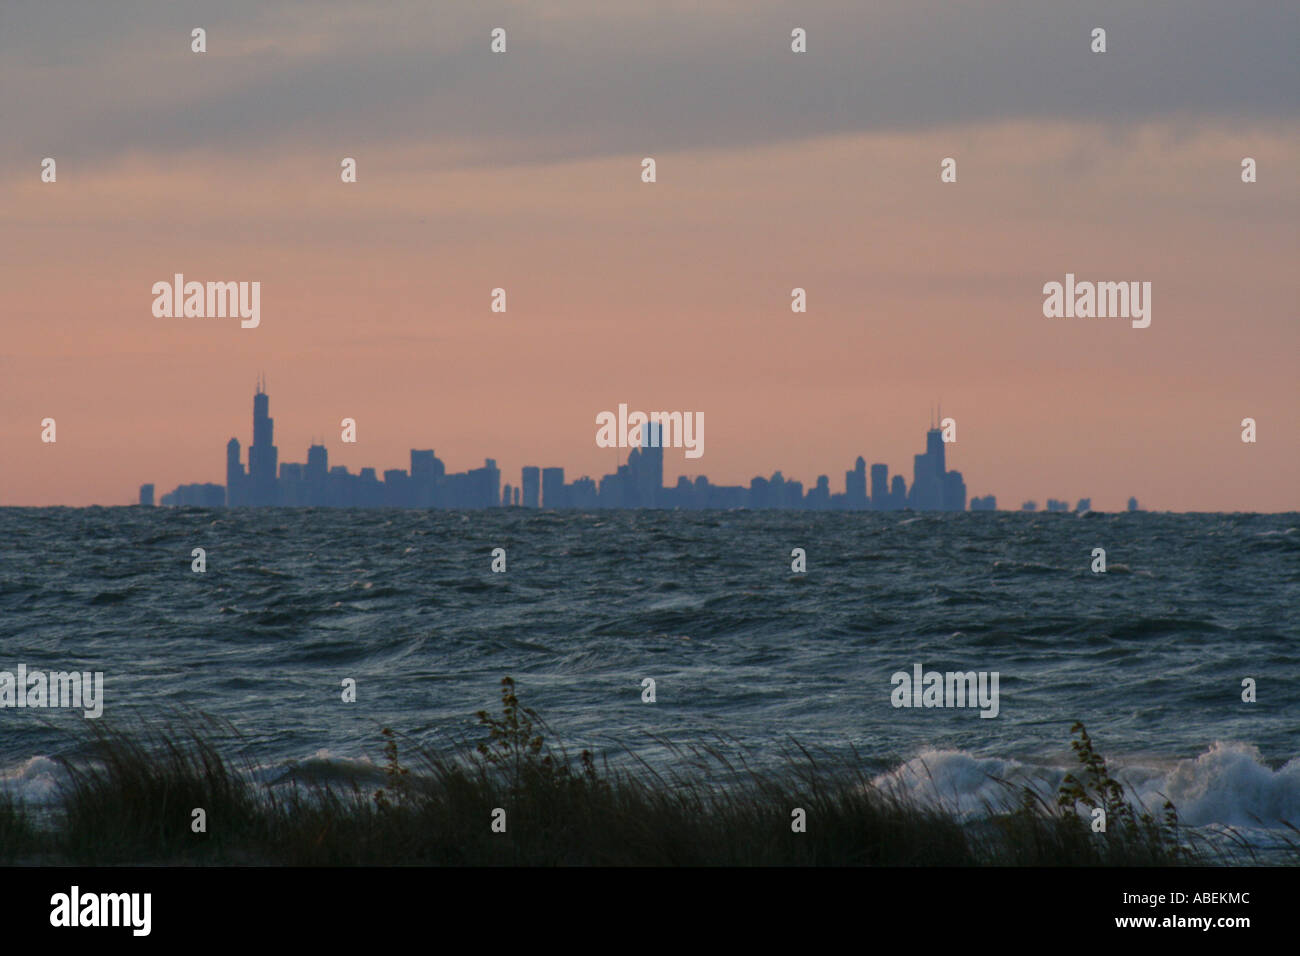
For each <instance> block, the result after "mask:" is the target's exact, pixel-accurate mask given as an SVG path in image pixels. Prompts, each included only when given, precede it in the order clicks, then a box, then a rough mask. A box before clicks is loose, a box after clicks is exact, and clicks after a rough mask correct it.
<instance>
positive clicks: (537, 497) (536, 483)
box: [521, 465, 542, 508]
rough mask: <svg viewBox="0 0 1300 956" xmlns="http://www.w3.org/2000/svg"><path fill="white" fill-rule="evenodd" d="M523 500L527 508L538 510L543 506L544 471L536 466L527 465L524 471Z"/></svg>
mask: <svg viewBox="0 0 1300 956" xmlns="http://www.w3.org/2000/svg"><path fill="white" fill-rule="evenodd" d="M521 484H522V487H523V499H524V507H525V508H536V507H538V506H539V505H540V504H541V490H542V470H541V469H540V468H538V467H537V466H536V465H526V466H524V471H523V482H522V483H521Z"/></svg>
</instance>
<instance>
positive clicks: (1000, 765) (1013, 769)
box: [875, 741, 1300, 830]
mask: <svg viewBox="0 0 1300 956" xmlns="http://www.w3.org/2000/svg"><path fill="white" fill-rule="evenodd" d="M1109 766H1110V769H1111V773H1112V774H1113V775H1114V776H1115V777H1116V778H1117V779H1119V780H1120V781H1121V782H1122V783H1124V784H1126V785H1128V786H1129V787H1130V788H1131V791H1132V793H1133V794H1134V795H1135V796H1136V798H1137V801H1138V803H1139V805H1140V806H1142V807H1145V808H1148V809H1152V810H1156V811H1159V810H1160V809H1161V808H1162V807H1163V806H1164V802H1165V799H1166V798H1167V799H1168V800H1170V801H1171V802H1172V803H1173V804H1174V807H1175V808H1176V809H1177V811H1178V817H1179V820H1180V821H1181V822H1182V823H1184V824H1186V825H1188V826H1195V827H1203V826H1212V825H1215V824H1218V825H1224V826H1232V827H1250V828H1264V829H1283V830H1284V829H1286V822H1287V821H1289V822H1290V823H1293V824H1295V825H1300V757H1298V758H1294V759H1292V760H1290V761H1288V762H1287V763H1286V764H1285V765H1284V766H1282V767H1280V768H1279V769H1277V770H1274V769H1272V768H1271V767H1269V766H1268V765H1266V764H1265V763H1263V762H1262V760H1261V759H1260V753H1259V749H1258V748H1257V747H1254V746H1252V745H1250V744H1240V743H1224V742H1219V741H1216V742H1215V743H1214V744H1212V745H1211V746H1210V748H1209V749H1208V750H1207V751H1206V752H1205V753H1203V754H1201V755H1200V756H1198V757H1196V758H1195V759H1192V760H1179V761H1177V762H1176V763H1174V764H1173V766H1172V767H1153V766H1144V765H1142V764H1140V763H1134V764H1131V765H1124V764H1120V763H1111V764H1110V765H1109ZM1069 769H1070V770H1071V771H1072V770H1074V768H1069ZM1066 772H1067V771H1066V768H1058V767H1040V766H1034V765H1032V764H1025V763H1021V762H1019V761H1016V760H1010V759H1004V758H999V757H979V756H975V755H973V754H970V753H967V752H965V751H960V750H925V751H922V752H921V753H919V754H918V755H917V756H915V757H913V758H912V759H911V760H908V761H907V762H906V763H904V764H903V765H902V766H900V767H898V768H896V769H894V770H892V771H890V772H888V773H884V774H881V775H880V776H879V777H877V778H876V780H875V783H876V784H877V785H878V786H881V787H882V788H885V789H887V790H889V791H891V792H893V793H896V794H898V795H899V796H902V797H910V798H912V799H915V800H917V801H918V802H921V803H923V804H927V805H933V806H941V807H943V808H945V809H947V810H949V811H950V812H953V813H956V814H958V815H960V816H963V817H966V818H971V817H976V816H980V815H982V814H984V813H986V812H988V810H989V809H990V808H992V809H994V810H997V809H1004V808H1007V807H1009V806H1010V805H1012V804H1014V802H1015V800H1016V795H1017V794H1018V793H1019V790H1020V788H1021V787H1024V786H1028V787H1030V788H1031V789H1033V790H1034V791H1035V792H1036V793H1038V794H1040V795H1041V796H1042V797H1043V798H1044V799H1045V800H1047V802H1048V803H1049V804H1054V803H1055V799H1056V790H1057V788H1058V787H1059V786H1060V783H1061V780H1062V779H1063V778H1064V776H1065V773H1066ZM1008 784H1010V785H1011V786H1008Z"/></svg>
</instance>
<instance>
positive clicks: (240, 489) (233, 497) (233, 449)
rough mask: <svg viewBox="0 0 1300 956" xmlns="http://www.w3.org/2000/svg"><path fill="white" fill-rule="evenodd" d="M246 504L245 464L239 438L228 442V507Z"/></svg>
mask: <svg viewBox="0 0 1300 956" xmlns="http://www.w3.org/2000/svg"><path fill="white" fill-rule="evenodd" d="M242 504H244V465H243V463H242V462H241V461H240V457H239V439H238V438H232V439H230V441H228V442H226V507H228V508H234V507H236V506H238V505H242Z"/></svg>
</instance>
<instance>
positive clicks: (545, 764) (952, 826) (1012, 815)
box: [0, 678, 1300, 866]
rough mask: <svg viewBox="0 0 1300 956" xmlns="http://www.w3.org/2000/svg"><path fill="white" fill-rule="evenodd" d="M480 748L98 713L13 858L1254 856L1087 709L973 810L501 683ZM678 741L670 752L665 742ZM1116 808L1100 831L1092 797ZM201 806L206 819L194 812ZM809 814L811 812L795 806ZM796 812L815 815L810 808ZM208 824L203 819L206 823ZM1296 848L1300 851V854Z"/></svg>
mask: <svg viewBox="0 0 1300 956" xmlns="http://www.w3.org/2000/svg"><path fill="white" fill-rule="evenodd" d="M478 719H479V726H480V728H481V730H482V732H483V734H484V737H483V739H482V741H481V742H479V743H478V744H477V746H471V747H463V748H460V749H454V750H452V751H450V752H441V751H437V750H434V749H431V748H429V747H427V746H422V745H418V744H416V743H414V742H412V741H410V740H408V739H406V738H404V737H402V736H401V735H399V734H397V733H396V732H395V731H393V730H392V729H390V728H384V729H382V730H381V732H380V734H379V737H380V740H379V745H380V749H381V754H382V756H381V760H380V762H379V764H378V765H377V774H378V779H376V777H375V774H372V775H370V777H369V778H367V779H364V780H363V779H361V778H360V777H351V778H348V777H344V778H343V779H338V778H333V779H330V780H327V781H322V780H320V779H315V778H313V776H312V775H310V774H306V773H303V774H296V773H294V772H292V771H291V772H290V773H288V774H287V775H286V776H285V777H284V778H282V779H280V780H277V781H276V782H275V783H274V784H270V783H267V782H264V781H262V782H259V781H258V780H257V779H256V777H255V774H254V772H253V765H252V763H251V761H250V760H249V758H248V756H247V754H246V753H236V754H233V755H232V754H228V753H223V752H222V749H221V748H220V747H219V746H217V745H216V744H214V743H213V741H214V739H217V738H218V737H222V733H221V731H222V730H223V728H222V727H220V726H218V725H217V724H216V723H215V722H212V721H207V720H198V721H189V722H185V723H183V724H179V725H175V724H173V725H168V726H167V727H166V728H163V729H153V730H149V729H146V728H144V727H143V726H142V727H138V728H133V729H130V730H129V731H128V730H124V729H121V728H117V729H114V728H111V727H108V726H105V727H103V729H101V728H99V727H98V726H94V725H92V726H93V729H92V730H91V731H90V739H89V740H88V741H87V747H85V748H83V749H82V752H81V753H80V754H79V755H78V757H77V758H76V759H73V758H63V759H62V763H63V766H64V768H65V770H66V774H65V779H64V782H63V784H62V786H61V791H60V796H59V801H58V806H57V807H56V808H55V810H54V812H53V813H52V814H50V815H49V820H48V821H47V822H46V823H44V824H39V825H38V824H37V823H35V822H34V821H33V816H32V814H31V813H29V812H28V811H27V809H26V808H24V807H23V806H22V805H21V803H19V802H18V801H16V800H15V799H14V798H13V797H12V796H11V795H4V794H3V793H0V860H3V861H4V862H6V863H24V862H40V863H51V862H56V863H70V864H82V865H110V864H127V865H133V864H175V865H271V866H274V865H299V866H302V865H308V866H348V865H435V866H503V865H504V866H566V865H574V866H932V865H938V866H1168V865H1183V864H1191V865H1214V864H1228V863H1237V862H1250V852H1249V847H1246V846H1242V847H1238V848H1237V850H1236V851H1232V852H1229V851H1225V850H1224V849H1223V848H1222V846H1219V847H1217V848H1215V849H1211V848H1209V847H1207V846H1205V845H1203V843H1202V842H1201V841H1199V840H1197V839H1196V838H1194V837H1192V836H1191V835H1190V834H1189V833H1188V831H1186V830H1185V828H1183V827H1181V826H1180V825H1179V822H1178V817H1177V812H1176V810H1175V808H1174V807H1173V806H1172V805H1168V804H1166V805H1165V806H1164V807H1162V808H1160V809H1159V811H1157V812H1147V811H1143V810H1138V809H1134V808H1133V805H1132V802H1131V801H1130V800H1129V799H1127V797H1128V795H1127V794H1126V793H1125V791H1124V788H1123V786H1122V785H1121V784H1120V783H1119V782H1118V781H1116V780H1115V779H1114V778H1113V777H1112V776H1111V775H1110V773H1109V772H1108V770H1107V768H1106V763H1105V760H1104V759H1103V758H1102V757H1101V756H1100V754H1099V753H1098V752H1097V750H1096V747H1095V745H1094V743H1093V741H1092V739H1091V738H1090V737H1089V736H1088V734H1087V731H1086V729H1085V728H1084V727H1083V726H1082V725H1081V724H1076V725H1075V726H1074V728H1073V735H1074V741H1073V745H1074V750H1075V754H1076V757H1077V758H1078V762H1079V769H1078V771H1077V772H1076V773H1074V774H1070V775H1068V776H1067V777H1066V778H1065V780H1064V782H1063V783H1062V784H1061V786H1060V790H1059V792H1058V794H1057V795H1056V799H1055V801H1053V800H1051V799H1047V798H1045V797H1044V796H1043V795H1042V794H1041V793H1038V792H1035V791H1033V790H1030V789H1028V788H1024V787H1020V788H1017V787H1015V786H1013V785H1011V784H1009V783H1008V784H1006V785H1005V793H1006V799H1005V801H1003V802H1002V803H1001V805H999V806H986V812H984V813H982V814H979V815H977V816H976V817H975V818H974V819H970V818H966V817H963V816H962V815H959V814H957V813H956V812H953V811H951V810H948V809H945V808H943V807H937V806H933V805H928V804H922V803H920V802H918V801H916V800H915V799H913V798H910V797H906V796H901V795H899V793H898V792H896V791H893V790H890V789H888V788H882V787H880V786H878V785H877V784H875V783H873V781H872V780H871V779H870V777H868V776H867V775H866V774H865V773H864V772H863V771H861V770H860V769H857V768H855V767H839V766H835V765H834V764H832V763H830V762H828V761H827V760H825V759H822V760H819V759H817V758H816V757H815V756H814V755H813V754H811V753H809V752H808V751H806V750H804V749H802V748H799V747H798V746H797V745H796V746H795V747H794V748H793V751H792V753H791V754H790V755H789V757H788V758H787V759H786V761H785V762H784V764H783V765H781V766H779V767H778V768H777V769H774V770H757V769H751V768H749V767H748V766H747V765H746V764H744V762H743V761H740V762H739V763H737V762H736V761H733V760H732V759H731V758H729V757H728V756H727V755H726V754H724V753H723V752H721V751H720V750H719V749H716V748H709V747H697V748H694V749H693V750H691V751H689V752H681V751H677V752H675V755H676V756H677V757H679V758H680V766H681V767H682V769H681V770H679V771H675V772H668V773H666V772H663V771H662V770H656V769H654V768H652V767H650V766H649V765H648V764H646V763H644V762H640V763H636V762H634V769H633V770H626V769H624V770H613V769H611V768H610V767H609V766H608V764H607V762H605V761H604V760H598V759H597V758H596V756H595V755H593V754H592V753H590V752H588V751H585V750H584V751H582V752H580V753H578V754H577V755H570V754H569V753H568V752H567V751H566V750H565V749H564V748H563V747H562V746H560V745H557V744H553V743H552V742H551V740H550V739H548V737H549V736H551V731H550V728H549V727H547V726H546V725H545V723H544V721H543V720H542V719H541V717H540V716H539V715H537V714H536V713H535V712H534V711H533V710H532V709H530V708H527V707H525V706H523V705H522V704H521V703H520V702H519V699H518V697H517V694H516V688H515V684H514V681H513V680H511V679H510V678H505V679H504V680H503V681H502V683H501V710H500V713H497V714H490V713H488V712H486V711H484V712H480V713H479V714H478ZM665 745H666V746H669V747H670V748H671V744H667V742H665ZM1098 807H1100V808H1101V809H1103V810H1104V811H1105V814H1106V820H1107V826H1106V830H1105V832H1095V830H1094V826H1093V812H1092V808H1098ZM197 810H201V811H202V818H201V819H200V816H199V815H198V814H197V813H196V811H197ZM799 811H802V813H799ZM801 820H802V824H803V825H802V826H800V825H799V824H800V821H801ZM200 824H202V825H200ZM1296 857H1297V859H1300V854H1296Z"/></svg>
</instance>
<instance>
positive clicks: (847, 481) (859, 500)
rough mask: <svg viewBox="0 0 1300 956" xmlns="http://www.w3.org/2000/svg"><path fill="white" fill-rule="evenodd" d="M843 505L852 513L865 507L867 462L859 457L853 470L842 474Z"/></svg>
mask: <svg viewBox="0 0 1300 956" xmlns="http://www.w3.org/2000/svg"><path fill="white" fill-rule="evenodd" d="M844 503H845V505H846V506H847V507H849V508H851V509H852V510H854V511H860V510H862V509H863V508H865V507H866V506H867V461H866V459H865V458H863V457H862V456H861V455H859V456H858V460H857V462H856V463H855V464H854V466H853V470H852V471H846V472H845V473H844Z"/></svg>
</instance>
